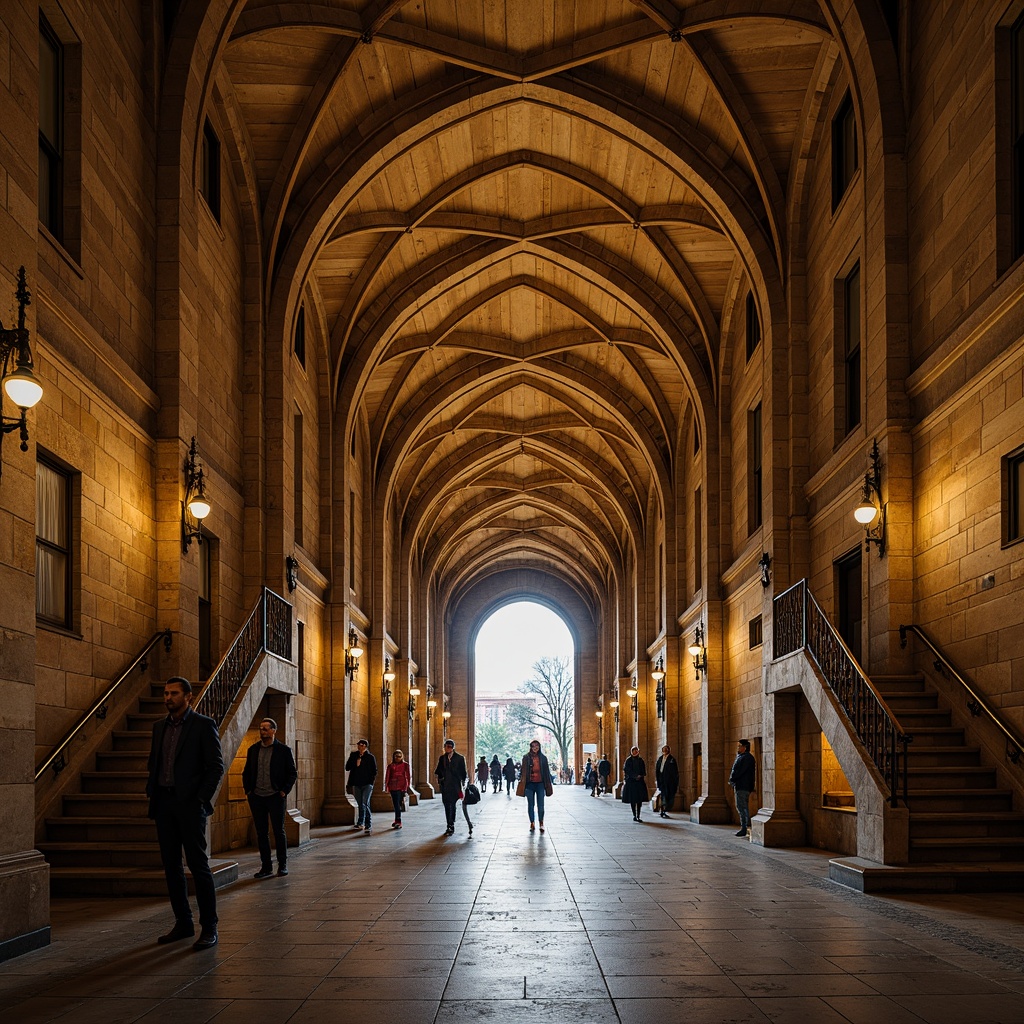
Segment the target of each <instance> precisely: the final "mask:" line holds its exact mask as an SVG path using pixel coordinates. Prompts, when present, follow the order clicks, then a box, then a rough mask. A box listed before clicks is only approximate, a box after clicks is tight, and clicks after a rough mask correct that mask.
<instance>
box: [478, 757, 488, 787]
mask: <svg viewBox="0 0 1024 1024" xmlns="http://www.w3.org/2000/svg"><path fill="white" fill-rule="evenodd" d="M476 781H477V782H478V783H479V784H480V792H481V793H486V792H487V758H486V757H484V756H483V755H481V757H480V760H479V761H478V762H477V765H476Z"/></svg>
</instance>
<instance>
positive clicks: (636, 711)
mask: <svg viewBox="0 0 1024 1024" xmlns="http://www.w3.org/2000/svg"><path fill="white" fill-rule="evenodd" d="M638 692H639V691H638V690H637V688H636V676H633V678H632V679H631V680H630V683H629V686H627V687H626V696H627V697H628V698H629V706H630V707H631V708H632V709H633V721H634V722H639V721H640V702H639V700H638V698H637V693H638Z"/></svg>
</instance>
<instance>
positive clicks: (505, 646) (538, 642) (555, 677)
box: [473, 601, 575, 784]
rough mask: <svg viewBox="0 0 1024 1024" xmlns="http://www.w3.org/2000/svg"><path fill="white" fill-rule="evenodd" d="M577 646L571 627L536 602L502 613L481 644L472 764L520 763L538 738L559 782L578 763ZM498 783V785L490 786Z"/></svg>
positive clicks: (481, 635) (484, 632) (493, 618)
mask: <svg viewBox="0 0 1024 1024" xmlns="http://www.w3.org/2000/svg"><path fill="white" fill-rule="evenodd" d="M573 655H574V647H573V640H572V635H571V634H570V633H569V629H568V627H567V626H566V624H565V622H564V621H563V620H562V619H561V618H560V617H559V616H558V615H556V614H555V613H554V612H553V611H551V610H550V609H548V608H545V607H544V606H543V605H540V604H535V603H534V602H532V601H520V602H518V603H516V604H509V605H505V607H504V608H500V609H498V611H496V612H495V613H494V614H493V615H492V616H491V617H490V618H489V619H488V620H487V621H486V622H485V623H484V624H483V626H482V627H481V628H480V632H479V633H478V634H477V638H476V716H475V724H476V729H475V750H474V756H473V763H474V764H475V765H477V766H478V767H479V763H480V759H481V758H483V759H484V760H485V761H486V762H487V764H488V765H489V766H491V765H493V761H494V758H495V757H497V758H498V761H499V763H500V764H501V765H504V764H505V763H506V761H507V760H508V759H509V758H510V757H511V758H512V760H513V761H514V762H515V763H516V764H518V763H519V762H520V761H521V760H522V757H523V754H524V753H525V752H526V749H527V747H528V745H529V743H530V740H532V739H539V740H540V742H541V744H542V745H543V749H544V752H545V753H546V754H547V756H548V761H549V763H550V765H551V773H552V775H553V776H555V778H556V780H557V781H566V782H567V781H568V769H569V768H570V766H571V765H572V756H573V745H572V740H573V715H574V712H575V706H574V703H575V702H574V699H573V698H574V693H575V680H574V678H573V666H574V663H575V659H574V656H573ZM492 784H493V783H492Z"/></svg>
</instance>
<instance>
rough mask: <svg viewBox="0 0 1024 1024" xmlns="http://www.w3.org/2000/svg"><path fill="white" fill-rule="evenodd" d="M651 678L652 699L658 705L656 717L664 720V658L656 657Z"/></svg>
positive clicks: (661, 656)
mask: <svg viewBox="0 0 1024 1024" xmlns="http://www.w3.org/2000/svg"><path fill="white" fill-rule="evenodd" d="M651 678H652V679H653V680H654V699H655V701H657V704H658V717H659V718H660V719H661V720H662V721H664V720H665V658H664V656H663V655H661V654H659V655H658V660H657V662H656V663H655V666H654V669H653V670H652V671H651Z"/></svg>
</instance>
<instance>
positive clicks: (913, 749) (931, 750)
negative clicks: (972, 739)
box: [907, 743, 981, 754]
mask: <svg viewBox="0 0 1024 1024" xmlns="http://www.w3.org/2000/svg"><path fill="white" fill-rule="evenodd" d="M907 753H908V754H980V753H981V747H968V746H967V745H966V744H964V745H961V744H954V745H952V746H950V745H948V744H947V745H946V746H938V745H935V746H925V745H924V744H923V743H911V744H910V745H909V746H908V747H907Z"/></svg>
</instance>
